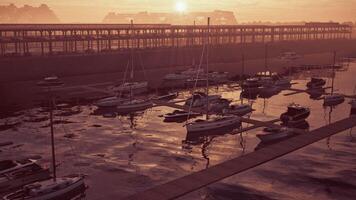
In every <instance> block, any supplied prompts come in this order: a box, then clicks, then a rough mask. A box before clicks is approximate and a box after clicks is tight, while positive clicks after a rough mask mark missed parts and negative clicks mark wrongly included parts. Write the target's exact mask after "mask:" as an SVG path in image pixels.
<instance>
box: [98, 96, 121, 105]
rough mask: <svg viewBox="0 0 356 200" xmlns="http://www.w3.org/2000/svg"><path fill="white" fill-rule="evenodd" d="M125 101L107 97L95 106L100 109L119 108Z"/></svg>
mask: <svg viewBox="0 0 356 200" xmlns="http://www.w3.org/2000/svg"><path fill="white" fill-rule="evenodd" d="M123 101H125V99H122V98H120V97H117V96H115V97H107V98H104V99H100V100H98V101H97V102H95V103H94V105H96V106H98V107H115V106H118V105H119V104H120V103H122V102H123Z"/></svg>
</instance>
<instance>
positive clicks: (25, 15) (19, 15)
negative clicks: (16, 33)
mask: <svg viewBox="0 0 356 200" xmlns="http://www.w3.org/2000/svg"><path fill="white" fill-rule="evenodd" d="M59 22H60V21H59V19H58V17H57V16H56V15H55V13H54V12H53V11H52V10H51V9H50V8H49V7H48V6H47V5H46V4H42V5H40V6H39V7H33V6H29V5H24V6H23V7H16V6H15V5H14V4H10V5H8V6H0V23H14V24H16V23H31V24H33V23H35V24H36V23H59Z"/></svg>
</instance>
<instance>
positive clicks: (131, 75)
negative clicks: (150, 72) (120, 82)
mask: <svg viewBox="0 0 356 200" xmlns="http://www.w3.org/2000/svg"><path fill="white" fill-rule="evenodd" d="M130 27H131V34H130V38H131V51H130V59H131V73H130V80H131V82H133V76H134V64H133V47H134V42H133V20H132V19H131V25H130ZM131 101H132V85H130V102H131Z"/></svg>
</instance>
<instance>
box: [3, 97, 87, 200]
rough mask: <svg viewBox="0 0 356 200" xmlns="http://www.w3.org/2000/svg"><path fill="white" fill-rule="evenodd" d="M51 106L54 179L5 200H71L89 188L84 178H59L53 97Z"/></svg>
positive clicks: (31, 186) (27, 188)
mask: <svg viewBox="0 0 356 200" xmlns="http://www.w3.org/2000/svg"><path fill="white" fill-rule="evenodd" d="M50 104H51V106H50V128H51V146H52V169H53V179H48V180H44V181H39V182H35V183H32V184H29V185H25V186H23V188H22V189H20V190H18V191H16V192H14V193H11V194H8V195H5V196H4V198H3V199H4V200H70V199H73V198H76V197H80V196H83V195H84V192H85V190H86V188H87V186H86V185H85V183H84V177H83V176H80V175H70V176H66V177H57V174H56V159H55V146H54V128H53V99H52V97H51V103H50Z"/></svg>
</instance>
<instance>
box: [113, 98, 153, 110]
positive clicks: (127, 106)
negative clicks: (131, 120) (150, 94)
mask: <svg viewBox="0 0 356 200" xmlns="http://www.w3.org/2000/svg"><path fill="white" fill-rule="evenodd" d="M152 106H153V104H152V102H151V101H150V100H141V99H134V100H126V101H123V102H121V103H120V104H119V105H117V106H116V110H117V112H118V113H127V112H135V111H140V110H145V109H147V108H150V107H152Z"/></svg>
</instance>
